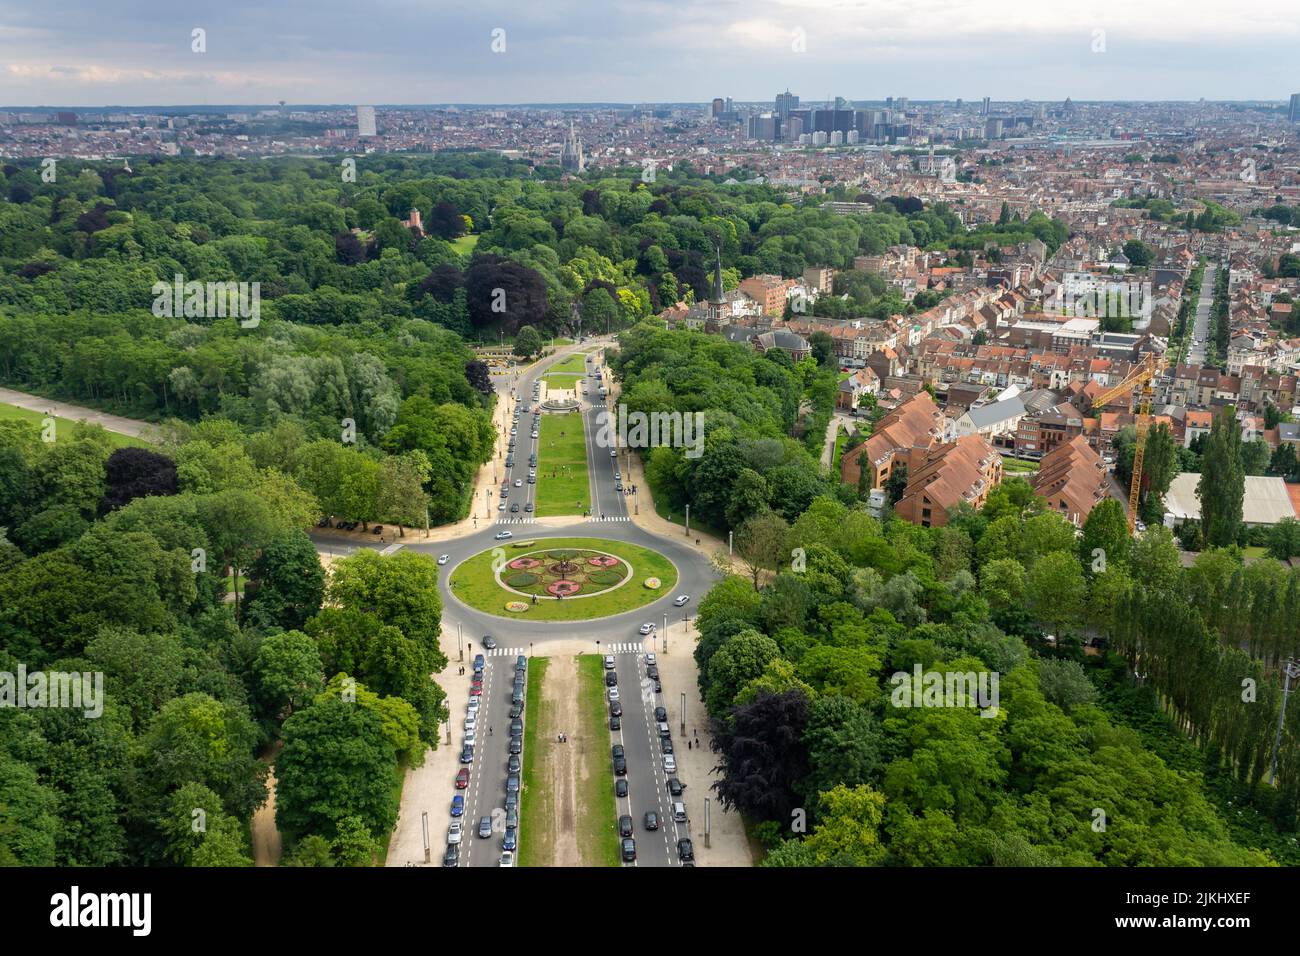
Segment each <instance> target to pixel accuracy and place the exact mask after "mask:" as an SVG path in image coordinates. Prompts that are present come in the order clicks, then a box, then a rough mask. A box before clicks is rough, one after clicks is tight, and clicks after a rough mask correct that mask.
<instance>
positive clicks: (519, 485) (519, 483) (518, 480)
mask: <svg viewBox="0 0 1300 956" xmlns="http://www.w3.org/2000/svg"><path fill="white" fill-rule="evenodd" d="M523 486H524V480H523V479H522V478H516V479H515V487H516V488H522V487H523Z"/></svg>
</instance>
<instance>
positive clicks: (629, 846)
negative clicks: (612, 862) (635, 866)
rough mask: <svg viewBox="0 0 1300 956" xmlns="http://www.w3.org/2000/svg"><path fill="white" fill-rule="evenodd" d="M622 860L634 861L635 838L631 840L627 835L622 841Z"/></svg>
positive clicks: (626, 861)
mask: <svg viewBox="0 0 1300 956" xmlns="http://www.w3.org/2000/svg"><path fill="white" fill-rule="evenodd" d="M623 862H624V863H635V862H636V840H633V839H632V838H631V837H628V838H627V839H626V840H624V841H623Z"/></svg>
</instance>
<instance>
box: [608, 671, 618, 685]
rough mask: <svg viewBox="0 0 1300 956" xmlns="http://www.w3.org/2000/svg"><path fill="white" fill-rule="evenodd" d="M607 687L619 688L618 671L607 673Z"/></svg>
mask: <svg viewBox="0 0 1300 956" xmlns="http://www.w3.org/2000/svg"><path fill="white" fill-rule="evenodd" d="M605 686H606V687H617V686H618V671H605Z"/></svg>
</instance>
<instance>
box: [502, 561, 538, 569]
mask: <svg viewBox="0 0 1300 956" xmlns="http://www.w3.org/2000/svg"><path fill="white" fill-rule="evenodd" d="M541 563H542V562H540V561H538V560H537V559H536V558H515V559H514V560H513V561H511V562H510V563H509V564H507V565H506V567H508V568H510V569H511V570H512V571H527V570H529V569H530V568H535V567H537V566H538V565H540V564H541Z"/></svg>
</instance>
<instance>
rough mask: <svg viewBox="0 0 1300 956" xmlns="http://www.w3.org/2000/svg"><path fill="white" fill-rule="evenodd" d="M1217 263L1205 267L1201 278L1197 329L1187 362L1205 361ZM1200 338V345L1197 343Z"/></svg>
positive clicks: (1194, 325)
mask: <svg viewBox="0 0 1300 956" xmlns="http://www.w3.org/2000/svg"><path fill="white" fill-rule="evenodd" d="M1217 271H1218V270H1217V267H1216V265H1215V264H1214V263H1213V262H1211V263H1209V264H1207V265H1206V267H1205V275H1204V276H1203V277H1202V279H1201V297H1200V299H1199V300H1197V303H1196V318H1195V321H1194V322H1193V325H1192V328H1193V329H1194V330H1195V331H1194V332H1193V334H1192V345H1191V346H1190V347H1189V348H1188V349H1187V364H1188V365H1201V364H1202V363H1204V362H1205V345H1206V341H1207V339H1208V338H1209V335H1210V307H1211V306H1212V305H1214V278H1215V275H1216V274H1217ZM1198 339H1199V340H1200V343H1201V344H1200V345H1197V344H1196V341H1197V340H1198Z"/></svg>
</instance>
